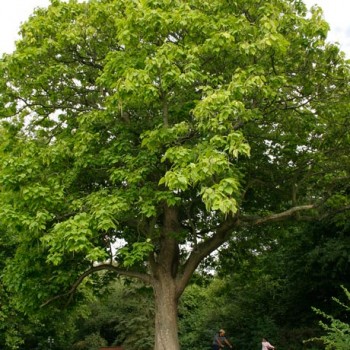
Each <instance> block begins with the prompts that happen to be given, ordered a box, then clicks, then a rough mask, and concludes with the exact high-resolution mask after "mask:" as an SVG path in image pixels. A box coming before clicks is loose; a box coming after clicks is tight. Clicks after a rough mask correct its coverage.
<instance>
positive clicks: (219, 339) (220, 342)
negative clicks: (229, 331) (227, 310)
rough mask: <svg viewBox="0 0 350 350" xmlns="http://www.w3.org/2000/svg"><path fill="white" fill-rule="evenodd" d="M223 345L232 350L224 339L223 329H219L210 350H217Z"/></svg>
mask: <svg viewBox="0 0 350 350" xmlns="http://www.w3.org/2000/svg"><path fill="white" fill-rule="evenodd" d="M225 345H227V346H228V347H229V348H230V349H232V345H231V344H230V342H229V341H228V340H227V338H226V337H225V331H224V330H223V329H220V330H219V333H216V334H215V336H214V340H213V346H212V349H213V350H219V349H221V348H224V347H225Z"/></svg>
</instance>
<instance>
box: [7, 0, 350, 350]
mask: <svg viewBox="0 0 350 350" xmlns="http://www.w3.org/2000/svg"><path fill="white" fill-rule="evenodd" d="M291 29H293V30H291ZM327 31H328V25H327V23H326V22H325V21H324V20H323V18H322V11H321V10H320V9H318V8H314V9H313V10H312V13H311V14H310V16H308V15H307V13H306V8H305V6H304V5H303V4H302V2H301V1H287V0H273V1H270V2H261V1H260V0H249V1H235V2H231V1H221V0H214V1H202V0H201V1H199V0H191V1H185V2H184V1H182V0H174V1H168V0H162V1H159V0H137V1H133V0H91V1H89V2H78V1H74V0H71V1H69V2H63V1H59V0H52V2H51V5H50V6H49V8H47V9H37V10H36V12H35V13H34V14H33V16H31V17H30V19H29V20H28V21H27V22H26V23H24V24H23V26H22V29H21V35H22V37H21V40H19V41H18V43H17V46H16V51H15V52H14V53H13V54H11V55H4V56H3V58H2V59H1V61H0V73H1V74H0V114H1V116H2V123H1V129H0V156H1V162H0V187H1V192H0V200H1V203H2V205H1V207H0V219H1V223H2V225H3V226H4V227H5V228H6V229H4V231H3V232H1V235H2V237H3V241H4V242H7V244H8V245H9V246H11V247H12V249H13V251H14V252H13V254H12V255H11V256H10V257H9V258H8V259H6V262H5V265H6V266H5V267H4V273H3V276H4V277H3V283H4V284H5V285H6V286H7V287H6V288H8V290H9V291H10V292H11V293H12V298H13V302H14V303H15V304H16V307H17V308H18V309H19V310H21V311H23V312H32V313H34V312H36V310H37V309H38V307H39V306H43V305H48V304H52V305H53V307H54V308H56V309H57V310H59V309H60V308H62V306H63V305H66V303H69V302H70V301H72V300H73V299H74V300H75V301H80V300H82V299H83V298H84V297H85V296H86V295H87V293H88V292H87V291H88V290H89V289H90V288H95V290H96V289H98V288H99V287H100V286H103V285H105V284H106V283H108V282H109V281H110V280H111V279H113V278H115V277H116V276H120V275H125V276H129V277H136V278H139V279H140V280H142V281H143V282H146V283H148V284H150V285H151V286H152V287H153V290H154V295H155V319H156V327H155V331H156V340H157V341H156V342H155V347H156V348H157V349H159V350H162V345H161V344H167V346H168V348H169V350H173V349H174V350H177V349H178V344H177V342H178V339H177V325H176V310H177V309H176V308H177V302H178V300H179V298H180V296H181V295H182V293H183V291H184V290H185V287H186V286H187V284H188V283H189V280H190V278H191V276H192V274H193V273H194V271H195V270H196V268H197V267H198V265H199V264H200V263H201V262H202V261H203V259H205V258H206V257H208V256H209V255H210V254H211V253H212V252H214V251H215V250H216V249H218V248H219V247H220V246H222V245H223V244H224V243H225V242H226V241H227V240H228V239H229V238H230V237H232V236H233V237H237V238H238V239H239V238H240V237H242V235H243V236H244V235H245V234H247V233H248V234H251V235H255V236H256V237H257V240H256V242H258V241H259V234H258V232H259V230H258V229H257V227H258V226H259V225H260V226H261V225H263V224H265V225H266V226H268V224H271V223H272V224H274V223H275V222H276V221H286V220H291V219H293V220H299V221H303V220H313V219H315V217H319V216H320V215H323V214H324V215H326V214H327V213H329V212H330V211H331V212H333V213H336V214H337V215H338V218H339V220H340V218H342V220H343V222H346V220H347V218H348V215H349V214H348V213H349V211H348V210H346V208H348V207H349V198H348V194H349V187H348V186H349V185H348V182H346V181H345V180H346V179H348V178H349V169H350V163H349V157H348V143H349V124H348V109H349V98H348V96H349V65H348V63H347V62H346V61H345V59H344V54H342V53H341V52H340V51H339V48H338V47H337V46H336V45H333V44H329V43H327V42H326V36H327ZM307 211H308V214H309V215H308V216H306V215H305V214H304V213H305V212H307ZM272 227H273V226H272ZM257 244H259V243H257ZM102 269H106V270H108V271H109V272H110V273H109V274H106V275H104V277H103V278H99V277H95V279H94V278H88V277H89V276H90V275H91V274H92V273H94V272H98V271H100V270H102ZM74 293H75V294H74ZM73 294H74V295H75V296H74V297H73V296H72V295H73ZM167 300H171V303H166V301H167ZM42 312H44V311H42Z"/></svg>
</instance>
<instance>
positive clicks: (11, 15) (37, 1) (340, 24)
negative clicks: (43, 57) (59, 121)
mask: <svg viewBox="0 0 350 350" xmlns="http://www.w3.org/2000/svg"><path fill="white" fill-rule="evenodd" d="M49 3H50V1H49V0H0V55H1V54H2V53H4V52H6V53H11V52H12V51H13V50H14V42H15V41H16V40H17V39H18V35H17V33H18V31H19V27H20V24H21V23H22V22H24V21H25V20H26V19H27V18H28V17H29V16H30V14H31V13H32V12H33V10H34V9H35V8H36V7H46V6H48V5H49ZM304 3H305V4H306V5H307V6H308V7H309V8H310V6H312V5H315V4H317V5H319V6H320V7H322V9H323V10H324V16H325V19H326V21H327V22H328V23H329V24H330V26H331V32H330V34H329V36H328V39H329V41H335V42H338V43H339V44H340V48H341V49H342V50H343V51H344V52H346V55H347V57H348V58H350V20H349V13H350V0H304Z"/></svg>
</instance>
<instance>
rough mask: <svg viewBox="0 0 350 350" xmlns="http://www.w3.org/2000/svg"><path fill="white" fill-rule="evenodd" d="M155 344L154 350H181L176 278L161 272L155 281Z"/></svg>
mask: <svg viewBox="0 0 350 350" xmlns="http://www.w3.org/2000/svg"><path fill="white" fill-rule="evenodd" d="M153 288H154V295H155V344H154V350H179V349H180V346H179V338H178V326H177V306H178V299H177V296H176V285H175V280H174V279H173V278H172V277H171V276H169V275H168V274H167V275H165V274H160V276H159V279H158V280H157V281H156V282H155V283H154V285H153Z"/></svg>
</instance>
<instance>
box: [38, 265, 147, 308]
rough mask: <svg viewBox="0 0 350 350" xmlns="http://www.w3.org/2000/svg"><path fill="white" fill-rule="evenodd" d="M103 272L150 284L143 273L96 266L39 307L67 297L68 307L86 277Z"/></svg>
mask: <svg viewBox="0 0 350 350" xmlns="http://www.w3.org/2000/svg"><path fill="white" fill-rule="evenodd" d="M103 270H109V271H113V272H115V273H117V274H119V275H121V276H127V277H134V278H138V279H139V280H141V281H143V282H145V283H147V284H151V282H152V281H151V277H150V276H148V275H146V274H143V273H139V272H135V271H128V270H125V269H121V268H119V267H117V266H114V265H112V264H101V265H96V266H93V267H91V268H90V269H88V270H86V271H85V272H84V273H82V274H81V275H80V276H79V278H78V279H77V280H76V281H75V282H74V284H73V285H72V287H71V289H70V290H69V291H68V292H66V293H63V294H59V295H56V296H54V297H52V298H50V299H49V300H47V301H45V302H44V303H43V304H41V305H40V307H44V306H46V305H48V304H50V303H51V302H53V301H55V300H57V299H61V298H64V297H67V296H69V299H68V301H67V303H66V304H67V305H68V304H69V303H70V302H71V300H72V298H73V295H74V293H75V291H76V290H77V289H78V287H79V286H80V284H81V283H82V282H83V281H84V279H85V278H86V277H88V276H90V275H92V274H93V273H95V272H98V271H103Z"/></svg>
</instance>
